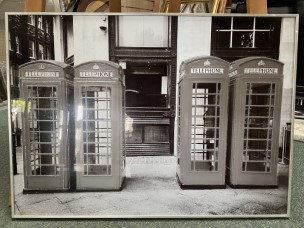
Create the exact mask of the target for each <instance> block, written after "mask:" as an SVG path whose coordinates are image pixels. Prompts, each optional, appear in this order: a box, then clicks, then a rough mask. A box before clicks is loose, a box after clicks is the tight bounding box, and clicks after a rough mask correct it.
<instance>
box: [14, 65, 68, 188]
mask: <svg viewBox="0 0 304 228" xmlns="http://www.w3.org/2000/svg"><path fill="white" fill-rule="evenodd" d="M19 73H20V84H21V88H20V90H21V99H23V100H24V101H25V109H24V113H23V121H22V122H23V123H22V124H23V130H22V135H23V161H24V191H32V190H33V191H39V190H50V191H55V190H68V189H69V188H70V175H71V172H70V170H71V168H72V165H73V163H72V161H73V153H74V137H73V134H74V129H73V127H74V122H73V118H74V116H73V115H74V106H73V99H74V91H73V90H74V89H73V77H74V76H73V75H74V73H73V68H72V67H71V66H69V65H67V64H65V63H61V62H56V61H35V62H30V63H26V64H24V65H22V66H20V68H19Z"/></svg>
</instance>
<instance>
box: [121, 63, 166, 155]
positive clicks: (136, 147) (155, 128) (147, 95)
mask: <svg viewBox="0 0 304 228" xmlns="http://www.w3.org/2000/svg"><path fill="white" fill-rule="evenodd" d="M168 73H169V72H168V64H167V63H147V62H142V63H138V62H127V63H126V70H125V76H126V78H125V82H126V115H127V119H126V151H127V155H129V156H137V155H169V154H170V140H169V139H170V119H169V116H167V115H166V113H167V112H169V107H170V100H169V99H168V98H169V96H168V94H169V93H168V90H170V87H169V86H168Z"/></svg>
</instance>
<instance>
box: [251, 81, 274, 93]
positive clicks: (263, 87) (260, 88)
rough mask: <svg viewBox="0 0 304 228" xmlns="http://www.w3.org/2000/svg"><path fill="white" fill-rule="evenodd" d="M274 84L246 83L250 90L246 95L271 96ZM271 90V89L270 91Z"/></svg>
mask: <svg viewBox="0 0 304 228" xmlns="http://www.w3.org/2000/svg"><path fill="white" fill-rule="evenodd" d="M273 85H274V84H270V83H248V88H251V91H247V93H249V92H250V93H251V94H261V93H262V94H273V93H274V86H273ZM271 88H273V89H271Z"/></svg>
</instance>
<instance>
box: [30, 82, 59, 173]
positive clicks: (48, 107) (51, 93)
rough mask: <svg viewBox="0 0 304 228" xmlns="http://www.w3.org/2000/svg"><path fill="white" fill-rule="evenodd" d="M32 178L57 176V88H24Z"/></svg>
mask: <svg viewBox="0 0 304 228" xmlns="http://www.w3.org/2000/svg"><path fill="white" fill-rule="evenodd" d="M27 88H28V90H27V93H28V96H27V97H28V99H27V115H28V118H27V119H28V126H29V138H30V141H29V143H30V145H29V148H30V158H31V170H32V175H33V176H35V175H53V176H54V175H58V173H57V172H56V166H57V164H60V161H59V157H58V154H59V153H60V146H59V137H58V136H59V130H58V123H57V122H58V119H59V116H58V109H57V99H58V97H57V88H56V87H40V86H28V87H27Z"/></svg>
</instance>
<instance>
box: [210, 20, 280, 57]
mask: <svg viewBox="0 0 304 228" xmlns="http://www.w3.org/2000/svg"><path fill="white" fill-rule="evenodd" d="M280 30H281V18H266V17H214V18H212V39H211V40H212V44H211V53H212V55H214V56H217V57H220V58H223V59H226V60H228V61H233V60H235V59H239V58H243V57H247V56H252V55H256V56H267V57H271V58H275V59H278V57H279V44H280ZM245 50H246V51H245ZM247 50H248V51H247Z"/></svg>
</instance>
